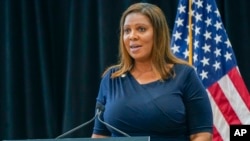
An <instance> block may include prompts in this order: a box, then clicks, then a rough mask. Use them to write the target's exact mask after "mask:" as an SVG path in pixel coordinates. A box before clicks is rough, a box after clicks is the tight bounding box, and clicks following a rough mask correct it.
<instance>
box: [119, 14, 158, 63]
mask: <svg viewBox="0 0 250 141" xmlns="http://www.w3.org/2000/svg"><path fill="white" fill-rule="evenodd" d="M123 31H124V34H123V42H124V45H125V47H126V50H127V51H128V53H129V54H130V56H131V57H132V58H134V59H135V61H150V59H151V52H152V48H153V27H152V24H151V22H150V20H149V18H148V17H147V16H145V15H143V14H141V13H130V14H128V15H127V16H126V18H125V21H124V26H123Z"/></svg>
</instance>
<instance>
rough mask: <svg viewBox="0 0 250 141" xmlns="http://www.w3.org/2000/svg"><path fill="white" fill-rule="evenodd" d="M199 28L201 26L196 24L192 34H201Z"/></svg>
mask: <svg viewBox="0 0 250 141" xmlns="http://www.w3.org/2000/svg"><path fill="white" fill-rule="evenodd" d="M200 30H201V28H200V27H198V26H196V27H195V29H194V34H195V35H198V34H201V33H200Z"/></svg>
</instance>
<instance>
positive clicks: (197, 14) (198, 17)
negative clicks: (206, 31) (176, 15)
mask: <svg viewBox="0 0 250 141" xmlns="http://www.w3.org/2000/svg"><path fill="white" fill-rule="evenodd" d="M201 17H202V14H199V13H196V14H195V20H196V22H199V21H202V18H201Z"/></svg>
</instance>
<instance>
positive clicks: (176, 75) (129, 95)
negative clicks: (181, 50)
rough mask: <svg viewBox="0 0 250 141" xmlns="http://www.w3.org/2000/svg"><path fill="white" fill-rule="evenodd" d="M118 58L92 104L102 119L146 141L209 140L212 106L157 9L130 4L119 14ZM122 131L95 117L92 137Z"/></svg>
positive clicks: (146, 4)
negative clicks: (100, 107) (97, 106)
mask: <svg viewBox="0 0 250 141" xmlns="http://www.w3.org/2000/svg"><path fill="white" fill-rule="evenodd" d="M120 30H121V33H120V48H119V49H120V60H119V63H118V64H117V65H114V66H111V67H109V68H108V69H107V70H106V71H105V72H104V74H103V78H102V81H101V84H100V89H99V94H98V97H97V104H98V103H101V104H102V105H105V111H104V113H103V114H102V115H101V116H102V117H101V118H102V119H103V120H104V121H105V122H106V123H108V124H110V125H112V126H113V127H115V128H117V129H119V130H121V131H123V132H124V133H127V134H128V135H130V136H150V138H151V141H188V140H191V141H210V140H212V126H213V119H212V110H211V106H210V103H209V99H208V96H207V93H206V90H205V88H204V87H203V85H202V83H201V81H200V80H199V78H198V77H197V74H196V72H195V70H194V69H193V67H192V66H190V65H189V64H188V63H187V62H185V61H183V60H180V59H178V58H176V57H175V56H174V55H173V54H172V53H171V50H170V35H169V28H168V25H167V22H166V19H165V16H164V14H163V12H162V11H161V9H160V8H159V7H157V6H156V5H153V4H149V3H136V4H133V5H131V6H130V7H129V8H128V9H127V10H126V11H125V12H124V13H123V15H122V17H121V20H120ZM110 136H112V137H115V136H123V135H122V134H120V133H119V132H117V131H116V130H114V129H112V128H110V127H108V126H105V125H104V124H102V123H101V122H100V121H98V119H96V121H95V125H94V130H93V134H92V138H103V137H110Z"/></svg>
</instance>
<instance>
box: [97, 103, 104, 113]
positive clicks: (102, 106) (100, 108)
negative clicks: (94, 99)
mask: <svg viewBox="0 0 250 141" xmlns="http://www.w3.org/2000/svg"><path fill="white" fill-rule="evenodd" d="M96 109H98V110H100V111H101V112H103V111H104V110H105V106H104V105H103V104H101V103H99V102H98V103H97V104H96Z"/></svg>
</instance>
